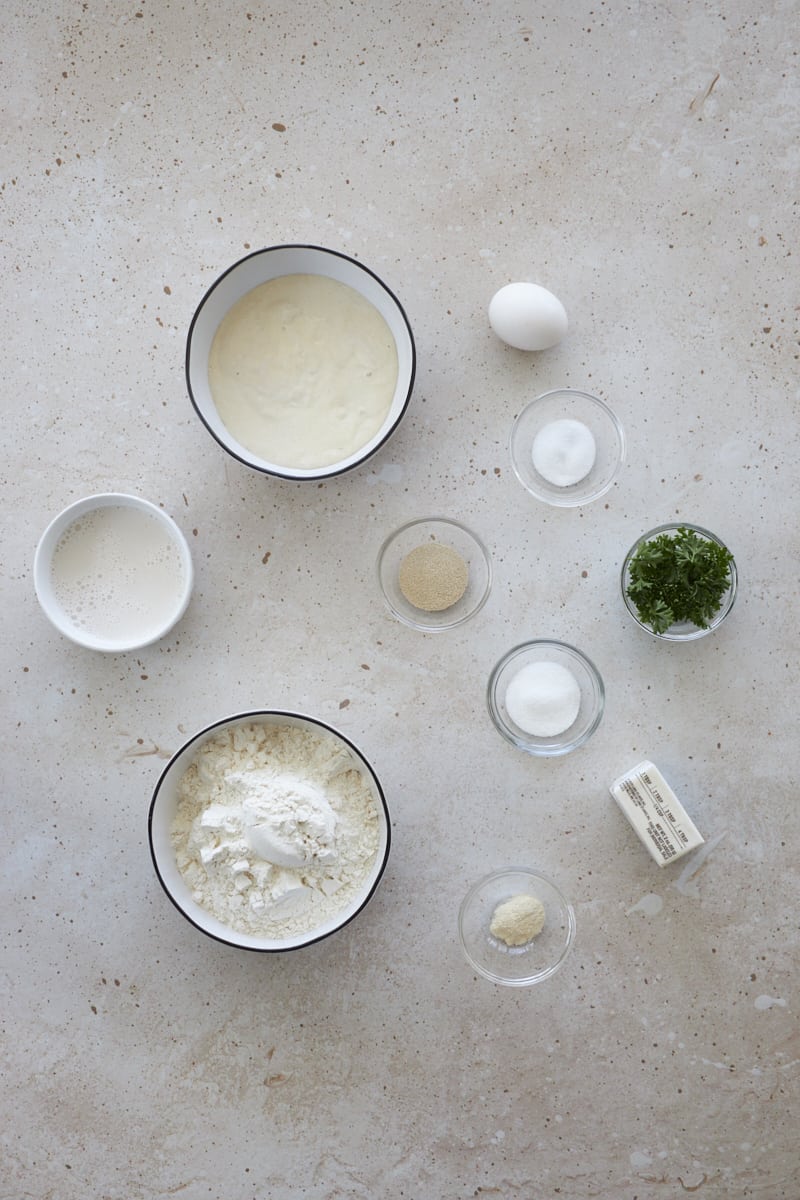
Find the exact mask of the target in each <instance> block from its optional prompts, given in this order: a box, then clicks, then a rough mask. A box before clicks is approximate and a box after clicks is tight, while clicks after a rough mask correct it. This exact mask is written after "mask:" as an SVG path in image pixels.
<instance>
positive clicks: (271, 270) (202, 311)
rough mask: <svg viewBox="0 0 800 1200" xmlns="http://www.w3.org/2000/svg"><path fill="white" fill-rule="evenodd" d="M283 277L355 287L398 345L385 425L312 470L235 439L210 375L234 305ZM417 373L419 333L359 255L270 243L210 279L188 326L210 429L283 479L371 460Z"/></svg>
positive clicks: (194, 387) (233, 450) (192, 378)
mask: <svg viewBox="0 0 800 1200" xmlns="http://www.w3.org/2000/svg"><path fill="white" fill-rule="evenodd" d="M284 275H323V276H326V277H328V278H329V279H333V280H335V281H337V282H338V283H343V284H346V285H347V286H348V287H351V288H354V289H355V291H357V292H359V293H360V294H361V295H362V296H363V297H364V298H365V299H366V300H368V301H369V302H370V304H372V305H373V307H374V308H376V309H377V311H378V312H379V313H380V314H381V316H382V317H383V319H384V320H385V321H386V324H387V325H388V326H389V330H390V331H391V334H392V337H393V338H394V343H395V348H396V350H397V365H398V371H397V382H396V385H395V391H394V396H393V397H392V401H391V405H390V407H389V411H388V413H387V415H386V418H385V420H384V421H383V424H382V425H381V427H380V429H378V431H377V433H375V434H374V436H372V437H371V438H370V439H369V441H368V442H366V443H365V444H364V445H363V446H360V447H358V449H357V450H356V451H355V452H354V453H352V454H351V455H350V456H349V457H348V458H346V459H343V460H342V461H340V462H335V463H331V464H329V465H326V466H322V467H313V468H311V469H300V468H293V467H286V466H283V465H281V464H278V463H273V462H270V461H268V460H267V459H265V458H261V457H259V456H258V455H257V454H254V453H253V452H252V451H251V450H248V449H247V448H246V447H245V446H243V445H242V444H241V443H240V442H239V441H237V440H236V438H235V437H234V436H233V435H232V434H231V432H230V431H229V430H228V428H227V427H226V426H225V424H224V422H223V421H222V419H221V418H220V415H219V413H218V411H217V409H216V407H215V404H214V400H213V398H212V394H211V388H210V386H209V380H208V359H209V353H210V351H211V344H212V342H213V340H214V335H215V334H216V332H217V329H218V328H219V325H220V323H221V321H222V320H223V318H224V317H225V316H226V314H227V313H228V311H229V309H231V308H232V306H233V305H234V304H236V302H237V301H238V300H241V299H242V297H243V296H245V295H246V294H247V293H248V292H250V291H252V290H253V288H256V287H258V286H259V285H261V284H263V283H268V282H269V281H270V280H272V279H277V278H279V277H281V276H284ZM415 371H416V350H415V347H414V338H413V334H412V332H411V326H410V325H409V322H408V318H407V316H406V314H405V312H404V310H403V308H402V306H401V304H400V301H399V300H398V299H397V297H396V296H395V295H394V293H393V292H391V291H390V290H389V288H388V287H387V286H386V284H385V283H383V281H382V280H381V279H379V278H378V276H377V275H376V274H374V272H373V271H371V270H369V268H368V267H365V266H364V265H363V264H362V263H360V262H357V261H356V259H354V258H349V257H348V256H347V255H345V254H341V253H339V252H338V251H336V250H328V249H325V248H324V247H322V246H307V245H281V246H269V247H267V248H266V249H263V250H257V251H255V252H253V253H252V254H248V255H247V257H246V258H243V259H240V260H239V262H237V263H234V265H233V266H232V267H229V268H228V270H227V271H225V273H224V274H223V275H221V276H220V277H219V279H217V281H216V282H215V283H214V284H212V286H211V287H210V288H209V290H208V291H207V292H206V294H205V296H204V297H203V299H202V300H201V301H200V304H199V305H198V308H197V311H196V312H195V314H194V317H193V319H192V322H191V325H190V327H189V335H188V339H187V344H186V383H187V387H188V389H189V396H190V398H191V401H192V404H193V405H194V408H195V411H196V412H197V415H198V416H199V417H200V420H201V421H202V422H203V424H204V425H205V427H206V429H208V431H209V433H210V434H211V435H212V436H213V437H214V438H216V440H217V441H218V442H219V444H220V446H222V447H223V448H224V449H225V450H227V451H228V453H229V454H231V455H233V457H234V458H236V459H238V460H239V462H242V463H244V464H245V465H246V466H248V467H252V468H253V469H254V470H256V471H262V472H264V473H265V474H267V475H275V476H279V477H281V478H283V479H327V478H329V477H331V476H334V475H341V474H342V473H343V472H345V471H349V470H351V469H352V468H353V467H357V466H360V464H361V463H363V462H365V461H366V459H368V458H369V457H370V456H371V455H373V454H374V453H375V452H376V450H378V449H380V447H381V446H383V445H384V443H385V442H386V441H387V440H388V438H389V437H390V436H391V435H392V433H394V431H395V429H396V428H397V426H398V424H399V423H400V421H401V419H402V417H403V414H404V413H405V411H406V408H407V407H408V402H409V400H410V398H411V390H412V388H413V385H414V375H415Z"/></svg>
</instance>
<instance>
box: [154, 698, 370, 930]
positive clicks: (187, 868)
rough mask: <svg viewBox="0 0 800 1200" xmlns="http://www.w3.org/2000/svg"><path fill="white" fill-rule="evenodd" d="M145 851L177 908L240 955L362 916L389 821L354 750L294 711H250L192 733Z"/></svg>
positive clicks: (175, 760)
mask: <svg viewBox="0 0 800 1200" xmlns="http://www.w3.org/2000/svg"><path fill="white" fill-rule="evenodd" d="M148 833H149V840H150V852H151V855H152V859H153V865H154V867H155V870H156V874H157V876H158V879H159V881H160V883H161V885H162V887H163V889H164V891H165V892H166V894H167V896H168V897H169V899H170V900H171V901H172V903H173V904H174V905H175V907H176V908H177V909H178V910H179V912H181V913H182V914H183V916H184V917H186V919H187V920H188V921H190V922H191V923H192V924H193V925H194V926H195V927H196V928H197V929H199V930H201V931H202V932H203V933H205V934H207V935H208V936H209V937H212V938H215V939H217V940H218V941H221V942H225V943H227V944H228V945H231V946H238V947H241V948H243V949H246V950H258V951H273V952H274V951H285V950H294V949H298V948H300V947H302V946H307V945H310V944H311V943H312V942H317V941H319V940H320V939H322V938H325V937H328V936H330V934H332V933H335V932H336V931H337V930H339V929H341V928H342V927H343V926H344V925H346V924H348V922H350V921H352V920H353V919H354V917H356V916H358V914H359V913H360V912H361V911H362V909H363V908H364V906H365V905H366V904H367V902H368V901H369V899H370V898H371V896H372V895H373V893H374V892H375V889H376V888H377V886H378V883H379V882H380V879H381V876H382V874H383V871H384V868H385V866H386V862H387V860H388V857H389V846H390V841H391V832H390V823H389V814H388V809H387V806H386V799H385V796H384V794H383V789H382V788H381V785H380V782H379V781H378V778H377V776H376V775H375V773H374V771H373V770H372V768H371V766H370V765H369V763H368V762H367V760H366V759H365V758H364V756H363V755H362V754H361V752H360V751H359V750H358V749H357V748H356V746H355V745H353V743H352V742H350V741H349V740H348V739H347V738H346V737H345V736H344V735H343V734H341V733H339V732H338V731H337V730H335V729H333V728H332V727H331V726H328V725H326V724H324V723H323V722H321V721H317V720H315V719H314V718H312V717H308V716H304V715H302V714H300V713H293V712H282V711H278V710H258V711H253V712H245V713H239V714H237V715H235V716H231V717H227V718H224V719H223V720H220V721H217V722H215V723H214V724H213V725H209V726H207V727H206V728H205V729H202V730H200V731H199V732H198V733H196V734H195V735H194V736H193V737H192V738H190V739H189V741H188V742H187V743H186V744H185V745H184V746H183V747H181V749H180V750H179V751H178V752H177V753H176V754H175V755H173V757H172V758H171V759H170V761H169V762H168V763H167V765H166V767H165V768H164V770H163V772H162V774H161V777H160V779H159V780H158V782H157V784H156V787H155V790H154V792H153V797H152V801H151V804H150V814H149V825H148Z"/></svg>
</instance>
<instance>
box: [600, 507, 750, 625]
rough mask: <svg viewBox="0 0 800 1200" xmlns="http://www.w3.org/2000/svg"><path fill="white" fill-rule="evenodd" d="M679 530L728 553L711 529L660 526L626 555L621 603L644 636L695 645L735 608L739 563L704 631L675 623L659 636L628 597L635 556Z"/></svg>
mask: <svg viewBox="0 0 800 1200" xmlns="http://www.w3.org/2000/svg"><path fill="white" fill-rule="evenodd" d="M679 529H690V530H692V531H693V532H694V533H697V534H699V535H700V537H703V538H705V539H706V540H707V541H709V542H715V543H716V545H717V546H722V548H723V550H727V549H728V547H727V546H726V545H725V543H724V542H723V541H721V539H720V538H718V537H717V536H716V534H714V533H711V532H709V530H708V529H703V527H702V526H701V525H692V524H691V523H690V522H689V521H674V522H671V523H670V524H667V525H657V526H656V528H655V529H651V530H649V532H648V533H643V534H642V536H641V537H640V538H638V539H637V540H636V541H635V542H634V544H633V545H632V546H631V548H630V550H629V551H628V553H627V554H626V555H625V561H624V563H623V564H622V571H621V574H620V586H621V588H622V599H623V600H624V601H625V607H626V608H627V610H628V612H629V613H630V615H631V616H632V617H633V619H634V621H635V622H636V624H637V625H638V626H639V628H640V629H643V630H644V631H645V633H649V634H650V637H652V638H656V640H657V641H660V642H694V641H696V640H697V639H698V638H701V637H705V636H706V634H708V633H713V632H714V630H715V629H719V627H720V625H721V624H722V622H723V621H724V620H725V618H726V617H727V615H728V613H729V612H730V611H731V609H732V608H733V603H734V600H735V599H736V589H737V587H738V575H737V572H736V563H735V562H731V564H730V583H729V584H728V589H727V591H726V592H725V593H724V594H723V596H722V599H721V601H720V606H719V608H718V609H717V612H716V614H715V615H714V616H713V617H712V619H711V620H710V621H709V623H708V626H707V627H706V628H705V629H701V628H700V626H699V625H695V624H694V622H693V621H676V622H675V624H674V625H670V627H669V628H668V629H665V630H664V632H663V633H656V632H655V630H654V629H651V628H650V626H649V625H647V624H646V623H645V622H644V621H642V620H641V619H640V617H639V614H638V612H637V609H636V605H635V604H634V602H633V600H631V598H630V596H629V595H628V584H629V583H630V577H631V562H632V561H633V558H634V556H635V555H636V552H637V551H638V550H639V549H640V547H641V546H643V545H644V544H645V542H649V541H650V540H651V539H652V538H654V537H658V535H659V534H662V533H677V532H678V530H679Z"/></svg>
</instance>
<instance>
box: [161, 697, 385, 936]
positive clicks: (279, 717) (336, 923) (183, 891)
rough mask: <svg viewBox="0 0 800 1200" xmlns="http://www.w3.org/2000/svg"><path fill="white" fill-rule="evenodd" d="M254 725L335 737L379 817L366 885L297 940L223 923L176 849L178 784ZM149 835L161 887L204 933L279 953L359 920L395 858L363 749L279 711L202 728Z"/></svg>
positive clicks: (172, 772)
mask: <svg viewBox="0 0 800 1200" xmlns="http://www.w3.org/2000/svg"><path fill="white" fill-rule="evenodd" d="M250 724H264V725H290V726H295V727H299V728H301V729H307V730H310V731H312V732H314V733H318V734H320V735H322V736H327V737H330V738H332V739H334V740H335V742H336V743H337V744H338V746H340V747H341V748H342V749H344V751H345V752H346V753H347V754H348V755H349V757H350V759H351V760H352V763H353V766H354V768H355V769H356V770H358V771H360V772H361V774H362V776H363V778H364V780H365V781H366V783H367V784H368V786H369V788H370V791H371V793H372V797H373V800H374V803H375V809H376V812H377V815H378V847H377V852H376V854H375V859H374V861H373V863H372V866H371V868H370V870H369V872H368V874H367V875H366V877H365V878H364V880H363V882H362V883H361V885H360V887H359V890H358V892H357V893H356V894H355V895H352V896H351V898H350V899H349V900H348V901H347V903H346V904H345V905H344V906H343V907H342V908H341V909H339V910H338V911H337V912H336V913H335V915H334V916H332V917H330V918H329V919H327V920H326V921H325V922H324V923H323V924H320V925H318V926H316V927H315V928H313V929H309V930H308V931H307V932H305V933H302V934H300V935H295V936H291V937H285V938H269V937H257V936H254V935H251V934H247V933H242V932H240V931H238V930H235V929H232V928H231V927H230V926H228V925H226V924H224V923H223V922H222V921H219V920H218V919H217V918H216V917H215V916H213V914H212V913H211V912H209V911H208V910H207V909H205V908H203V907H202V906H201V905H200V904H198V903H197V902H196V901H195V900H194V898H193V897H192V893H191V891H190V889H189V886H188V884H187V883H186V880H185V879H184V877H183V875H182V874H181V872H180V870H179V868H178V865H177V862H176V858H175V852H174V849H173V845H172V837H171V831H172V825H173V821H174V820H175V814H176V812H177V809H178V799H179V796H178V785H179V783H180V780H181V778H182V776H183V774H184V772H185V771H186V769H187V768H188V767H189V766H190V765H191V763H192V760H193V758H194V756H195V754H196V753H197V751H198V750H199V749H200V747H201V746H202V745H203V744H204V743H205V742H207V741H209V739H211V738H213V737H214V736H215V735H217V734H219V733H221V732H222V731H223V730H225V729H229V728H231V727H232V726H240V725H250ZM148 834H149V840H150V853H151V856H152V859H153V865H154V867H155V870H156V874H157V876H158V878H159V881H160V883H161V886H162V887H163V889H164V891H165V892H166V894H167V896H168V897H169V899H170V900H171V901H172V903H173V904H174V905H175V907H176V908H177V909H178V911H179V912H180V913H181V914H182V915H183V916H184V917H185V918H186V920H187V921H189V922H190V923H191V924H192V925H194V926H195V928H196V929H199V930H200V931H201V932H202V933H205V934H207V935H208V936H209V937H211V938H215V939H216V940H217V941H219V942H225V943H226V944H227V945H229V946H236V947H239V948H241V949H243V950H258V951H262V952H273V953H274V952H278V951H285V950H297V949H300V948H301V947H302V946H309V945H311V944H312V943H313V942H318V941H320V940H321V939H322V938H325V937H329V936H330V935H331V934H332V933H335V932H336V931H337V930H338V929H341V928H342V927H343V926H345V925H347V924H348V923H349V922H350V921H352V920H353V919H354V917H357V916H358V914H359V913H360V912H361V911H362V910H363V908H364V907H365V905H366V904H367V902H368V901H369V899H370V898H371V896H372V895H373V893H374V892H375V889H376V888H377V886H378V884H379V882H380V879H381V876H382V875H383V872H384V868H385V867H386V863H387V861H388V858H389V847H390V844H391V826H390V822H389V811H388V808H387V806H386V799H385V797H384V794H383V789H382V787H381V785H380V782H379V781H378V777H377V776H376V774H375V772H374V771H373V769H372V767H371V766H370V765H369V763H368V762H367V760H366V759H365V758H364V756H363V754H362V753H361V751H360V750H358V749H357V748H356V746H355V745H354V744H353V743H352V742H351V741H350V740H349V739H348V738H346V737H345V736H344V734H342V733H340V732H339V731H338V730H336V729H333V728H332V727H331V726H330V725H326V724H325V723H324V722H322V721H317V720H315V719H314V718H313V717H308V716H304V715H303V714H301V713H295V712H282V711H280V710H278V709H259V710H257V711H253V712H245V713H237V714H235V715H234V716H230V717H225V718H223V719H222V720H220V721H215V722H214V724H213V725H208V726H207V727H206V728H205V729H201V730H200V731H199V732H198V733H196V734H195V735H194V736H193V737H191V738H190V739H189V740H188V741H187V742H186V744H185V745H183V746H182V747H181V748H180V750H178V751H177V753H176V754H174V755H173V756H172V758H171V759H170V761H169V762H168V763H167V765H166V767H165V768H164V770H163V771H162V773H161V777H160V779H159V780H158V783H157V784H156V787H155V790H154V792H153V797H152V801H151V804H150V816H149V822H148Z"/></svg>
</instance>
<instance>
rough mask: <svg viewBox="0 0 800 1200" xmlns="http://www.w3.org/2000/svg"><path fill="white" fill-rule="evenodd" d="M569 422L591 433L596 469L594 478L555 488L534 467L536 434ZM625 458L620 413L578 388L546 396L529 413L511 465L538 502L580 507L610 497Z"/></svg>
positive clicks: (517, 428) (519, 422)
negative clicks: (561, 422)
mask: <svg viewBox="0 0 800 1200" xmlns="http://www.w3.org/2000/svg"><path fill="white" fill-rule="evenodd" d="M562 418H569V419H571V420H574V421H580V422H581V423H582V424H583V425H586V427H587V428H588V429H589V430H590V431H591V433H592V435H593V437H594V440H595V447H596V457H595V461H594V466H593V467H592V469H591V471H589V473H588V475H585V476H584V478H583V479H580V480H579V481H578V482H577V483H573V484H571V485H569V486H568V487H559V486H558V485H557V484H553V483H550V482H549V481H548V480H547V479H545V478H544V476H543V475H540V474H539V472H538V471H537V470H536V468H535V467H534V465H533V457H532V452H533V443H534V439H535V438H536V435H537V434H538V433H539V431H540V430H541V429H542V428H543V426H545V425H549V424H550V422H551V421H558V420H561V419H562ZM624 459H625V434H624V432H623V429H622V426H621V425H620V423H619V421H618V420H617V418H616V416H615V415H614V413H613V412H612V411H611V409H610V408H609V407H608V405H607V404H606V403H605V402H604V401H603V400H598V399H597V397H596V396H590V395H588V394H587V393H586V392H579V391H575V390H574V389H572V388H559V389H557V390H555V391H552V392H544V394H543V395H541V396H537V397H536V399H535V400H531V402H530V404H528V405H526V406H525V408H523V410H522V412H521V413H520V414H519V416H518V417H517V419H516V421H515V422H514V425H513V428H512V430H511V465H512V466H513V468H514V474H515V475H516V476H517V479H518V480H519V481H520V483H521V484H522V486H523V487H524V488H526V489H527V490H528V491H529V492H530V493H531V495H532V496H535V497H536V499H537V500H543V501H544V502H545V503H546V504H553V505H555V506H557V507H559V508H575V507H577V506H578V505H580V504H589V503H590V502H591V501H592V500H597V499H598V498H599V497H600V496H603V495H605V493H606V492H607V491H608V489H609V488H610V487H611V485H612V483H613V482H614V480H615V479H616V477H617V475H618V474H619V471H620V468H621V467H622V464H623V462H624Z"/></svg>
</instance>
